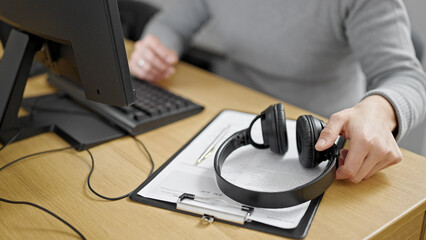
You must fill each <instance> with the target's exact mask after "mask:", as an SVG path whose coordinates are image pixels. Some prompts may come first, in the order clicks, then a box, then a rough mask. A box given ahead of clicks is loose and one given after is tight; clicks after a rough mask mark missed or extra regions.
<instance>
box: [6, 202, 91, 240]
mask: <svg viewBox="0 0 426 240" xmlns="http://www.w3.org/2000/svg"><path fill="white" fill-rule="evenodd" d="M0 201H2V202H6V203H11V204H23V205H29V206H32V207H35V208H38V209H40V210H42V211H44V212H46V213H48V214H50V215H51V216H53V217H55V218H56V219H58V220H59V221H61V222H62V223H64V224H65V225H67V226H68V227H69V228H71V229H72V230H73V231H74V232H76V233H77V234H78V235H79V236H80V237H81V239H84V240H85V239H86V237H84V235H83V234H82V233H81V232H80V231H78V230H77V229H76V228H75V227H73V226H72V225H71V224H69V223H68V222H67V221H65V220H64V219H62V218H61V217H59V216H58V215H56V214H55V213H53V212H51V211H49V210H48V209H46V208H44V207H42V206H40V205H37V204H35V203H32V202H24V201H13V200H8V199H4V198H1V197H0Z"/></svg>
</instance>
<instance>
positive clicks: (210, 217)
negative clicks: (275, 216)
mask: <svg viewBox="0 0 426 240" xmlns="http://www.w3.org/2000/svg"><path fill="white" fill-rule="evenodd" d="M224 111H227V110H223V111H221V112H220V113H219V114H217V115H216V116H215V117H214V118H213V119H212V120H211V121H210V122H209V123H208V124H207V125H206V126H204V127H203V129H201V130H200V131H199V132H198V133H197V134H196V135H195V136H194V137H193V138H192V139H191V140H190V141H188V142H187V143H186V144H185V145H184V146H183V147H182V148H181V149H179V151H178V152H176V153H175V154H174V155H173V156H172V157H171V158H170V159H169V160H167V161H166V162H165V163H164V164H163V165H162V166H161V167H160V168H158V169H157V170H156V171H155V172H154V173H153V174H152V175H151V176H150V177H149V178H148V179H146V180H145V181H144V182H143V183H142V184H141V185H140V186H139V187H138V188H137V189H136V190H135V191H133V192H132V193H131V194H130V196H129V198H130V199H131V200H133V201H136V202H139V203H142V204H147V205H151V206H155V207H159V208H163V209H167V210H171V211H175V212H180V213H185V214H188V215H192V216H196V217H200V218H201V220H202V221H203V222H209V223H211V222H213V221H217V222H223V223H227V224H231V225H234V226H239V227H244V228H248V229H252V230H257V231H261V232H265V233H270V234H274V235H278V236H283V237H287V238H294V239H302V238H304V237H305V236H306V235H307V233H308V230H309V228H310V226H311V223H312V221H313V218H314V216H315V213H316V211H317V209H318V207H319V204H320V202H321V199H322V196H323V195H321V196H319V197H317V198H316V199H314V200H311V202H310V203H309V206H308V208H307V210H306V212H305V214H304V215H303V217H302V219H301V220H300V222H299V224H298V225H297V227H295V228H291V229H284V228H279V227H274V226H271V225H267V224H264V223H260V222H256V221H244V222H242V224H241V223H237V222H238V221H233V220H232V219H230V218H223V217H222V218H220V217H217V216H215V214H214V213H211V212H208V211H206V212H203V211H202V210H201V211H195V212H194V211H189V210H187V209H186V210H185V211H184V210H181V209H185V208H180V209H179V208H178V205H179V204H181V203H182V201H183V200H184V199H190V200H191V199H193V197H194V196H191V193H186V194H183V195H181V196H180V197H179V200H178V201H177V202H176V203H173V202H168V201H162V200H157V199H153V198H147V197H143V196H141V195H139V194H138V193H139V191H141V190H142V189H143V188H144V187H145V186H147V185H148V184H149V183H150V182H151V181H152V180H154V179H155V178H156V177H157V176H158V174H160V173H161V172H162V171H163V170H164V169H165V168H166V167H167V166H169V164H170V163H172V162H173V160H175V158H176V157H177V156H178V155H179V154H180V153H181V152H182V151H183V150H184V149H186V148H187V147H188V145H190V144H191V143H192V142H193V141H194V140H195V139H197V137H198V136H199V135H200V134H201V133H202V132H203V131H205V129H206V128H207V127H208V126H210V125H211V124H212V122H214V120H215V119H217V118H218V116H219V115H220V114H221V113H222V112H224ZM232 111H234V110H232ZM238 112H240V111H238ZM243 207H245V206H243ZM242 211H244V213H246V214H249V213H250V209H242Z"/></svg>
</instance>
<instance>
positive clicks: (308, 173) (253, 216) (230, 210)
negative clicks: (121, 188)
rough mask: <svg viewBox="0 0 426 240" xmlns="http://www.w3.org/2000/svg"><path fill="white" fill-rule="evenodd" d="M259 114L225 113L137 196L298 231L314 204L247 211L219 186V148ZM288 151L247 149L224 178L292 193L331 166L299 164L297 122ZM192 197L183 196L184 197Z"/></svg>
mask: <svg viewBox="0 0 426 240" xmlns="http://www.w3.org/2000/svg"><path fill="white" fill-rule="evenodd" d="M254 117H255V115H254V114H249V113H244V112H239V111H234V110H225V111H222V112H221V113H220V114H219V115H218V116H217V117H216V118H215V119H214V120H213V121H212V122H211V123H210V124H209V125H208V126H207V127H206V128H205V129H204V130H203V131H202V132H200V133H199V135H198V136H197V137H196V138H195V139H193V141H192V142H190V144H189V145H187V147H186V148H185V149H183V150H182V151H181V152H180V153H179V154H178V155H177V156H175V158H174V159H173V161H171V162H170V164H169V165H167V166H166V167H165V168H164V169H163V170H162V171H161V172H160V173H159V174H158V175H157V176H156V177H155V178H154V179H152V180H151V181H150V182H149V183H148V184H147V185H146V186H144V187H143V188H142V189H141V190H140V191H139V192H137V194H138V195H140V196H142V197H144V198H150V199H156V200H161V201H166V202H170V203H177V205H180V206H178V207H182V208H181V210H183V211H189V212H194V213H198V214H201V215H203V214H202V213H207V214H209V215H212V216H214V217H215V218H219V219H223V220H227V221H231V222H236V223H240V224H244V222H251V221H255V222H259V223H262V224H266V225H270V226H274V227H277V228H282V229H292V228H296V227H297V226H298V224H299V222H300V220H301V219H302V217H303V216H304V214H305V212H306V211H307V209H308V207H309V203H310V202H306V203H303V204H300V205H296V206H293V207H288V208H280V209H267V208H251V209H250V211H242V209H241V207H242V206H243V205H242V204H241V203H238V202H236V201H234V200H232V199H230V198H229V197H227V196H226V195H225V194H223V193H222V192H221V190H220V189H219V187H218V186H217V184H216V178H215V172H214V168H213V159H214V153H215V152H216V150H217V148H218V147H219V145H220V144H221V143H222V142H223V141H224V140H225V139H226V138H228V137H229V136H230V135H232V134H233V133H234V132H237V131H239V130H242V129H245V128H248V126H249V124H250V122H251V121H252V120H253V118H254ZM286 124H287V133H288V142H289V149H288V152H287V153H286V154H285V155H284V156H280V155H278V154H275V153H273V152H271V151H270V150H268V149H266V150H259V149H255V148H254V147H253V146H250V145H248V146H244V147H241V148H239V149H237V150H236V151H234V152H233V153H231V155H230V156H229V157H228V158H227V161H226V162H225V163H224V166H223V168H222V176H223V177H224V178H225V179H227V180H228V181H230V182H231V183H233V184H235V185H238V186H240V187H243V188H247V189H251V190H256V191H270V192H278V191H285V190H289V189H293V188H295V187H297V186H300V185H303V184H305V183H307V182H309V181H311V180H312V179H314V178H316V177H318V176H319V175H320V174H321V173H322V172H323V171H324V168H325V166H326V164H325V163H324V162H323V163H322V164H320V165H319V167H317V168H315V169H306V168H303V167H302V166H301V165H300V164H299V160H298V153H297V146H296V133H295V131H296V122H295V121H294V120H287V123H286ZM225 128H229V130H228V131H226V134H224V136H223V137H222V138H221V139H220V142H219V143H218V146H217V147H216V148H215V149H214V152H213V153H212V154H209V155H208V156H207V157H206V158H205V159H204V160H203V161H202V162H197V160H198V159H199V157H200V156H201V155H202V154H203V153H204V152H205V150H206V149H207V148H209V147H210V146H211V144H212V142H213V141H215V140H216V139H217V137H218V135H219V134H220V133H221V132H223V131H222V130H223V129H225ZM252 137H253V139H254V140H255V141H256V142H259V143H261V142H263V140H262V133H261V127H260V121H257V122H256V123H255V125H254V127H253V129H252ZM185 193H186V194H191V195H193V197H192V198H191V197H190V198H185V197H184V198H182V194H185Z"/></svg>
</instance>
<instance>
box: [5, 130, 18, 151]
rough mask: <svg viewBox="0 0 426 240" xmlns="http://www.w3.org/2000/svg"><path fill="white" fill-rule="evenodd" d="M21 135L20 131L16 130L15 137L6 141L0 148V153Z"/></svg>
mask: <svg viewBox="0 0 426 240" xmlns="http://www.w3.org/2000/svg"><path fill="white" fill-rule="evenodd" d="M21 133H22V129H20V130H18V132H16V133H15V135H13V137H12V138H10V139H9V141H7V142H6V143H5V144H3V146H1V147H0V151H1V150H3V149H4V148H5V147H7V145H9V144H11V143H13V142H14V141H15V140H16V139H17V138H18V137H19V135H21Z"/></svg>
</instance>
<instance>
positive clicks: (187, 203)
mask: <svg viewBox="0 0 426 240" xmlns="http://www.w3.org/2000/svg"><path fill="white" fill-rule="evenodd" d="M206 199H209V200H212V199H213V200H214V198H199V197H195V195H194V194H190V193H183V194H182V195H180V196H179V198H178V200H177V202H176V208H177V209H178V210H182V211H186V212H191V213H195V214H198V215H201V222H202V223H204V224H211V223H213V222H214V220H215V219H220V220H224V221H228V222H233V223H238V224H241V225H244V223H245V222H250V221H251V220H250V216H251V214H252V213H253V210H254V208H253V207H249V206H245V205H241V206H237V205H232V204H229V203H226V202H225V203H226V204H227V207H228V208H229V207H231V208H234V209H233V210H234V211H227V210H225V209H219V208H215V207H213V206H209V203H208V202H204V201H200V200H206ZM220 200H221V201H223V200H222V199H220ZM223 202H224V201H223ZM200 203H201V204H200ZM201 205H202V206H201Z"/></svg>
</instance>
